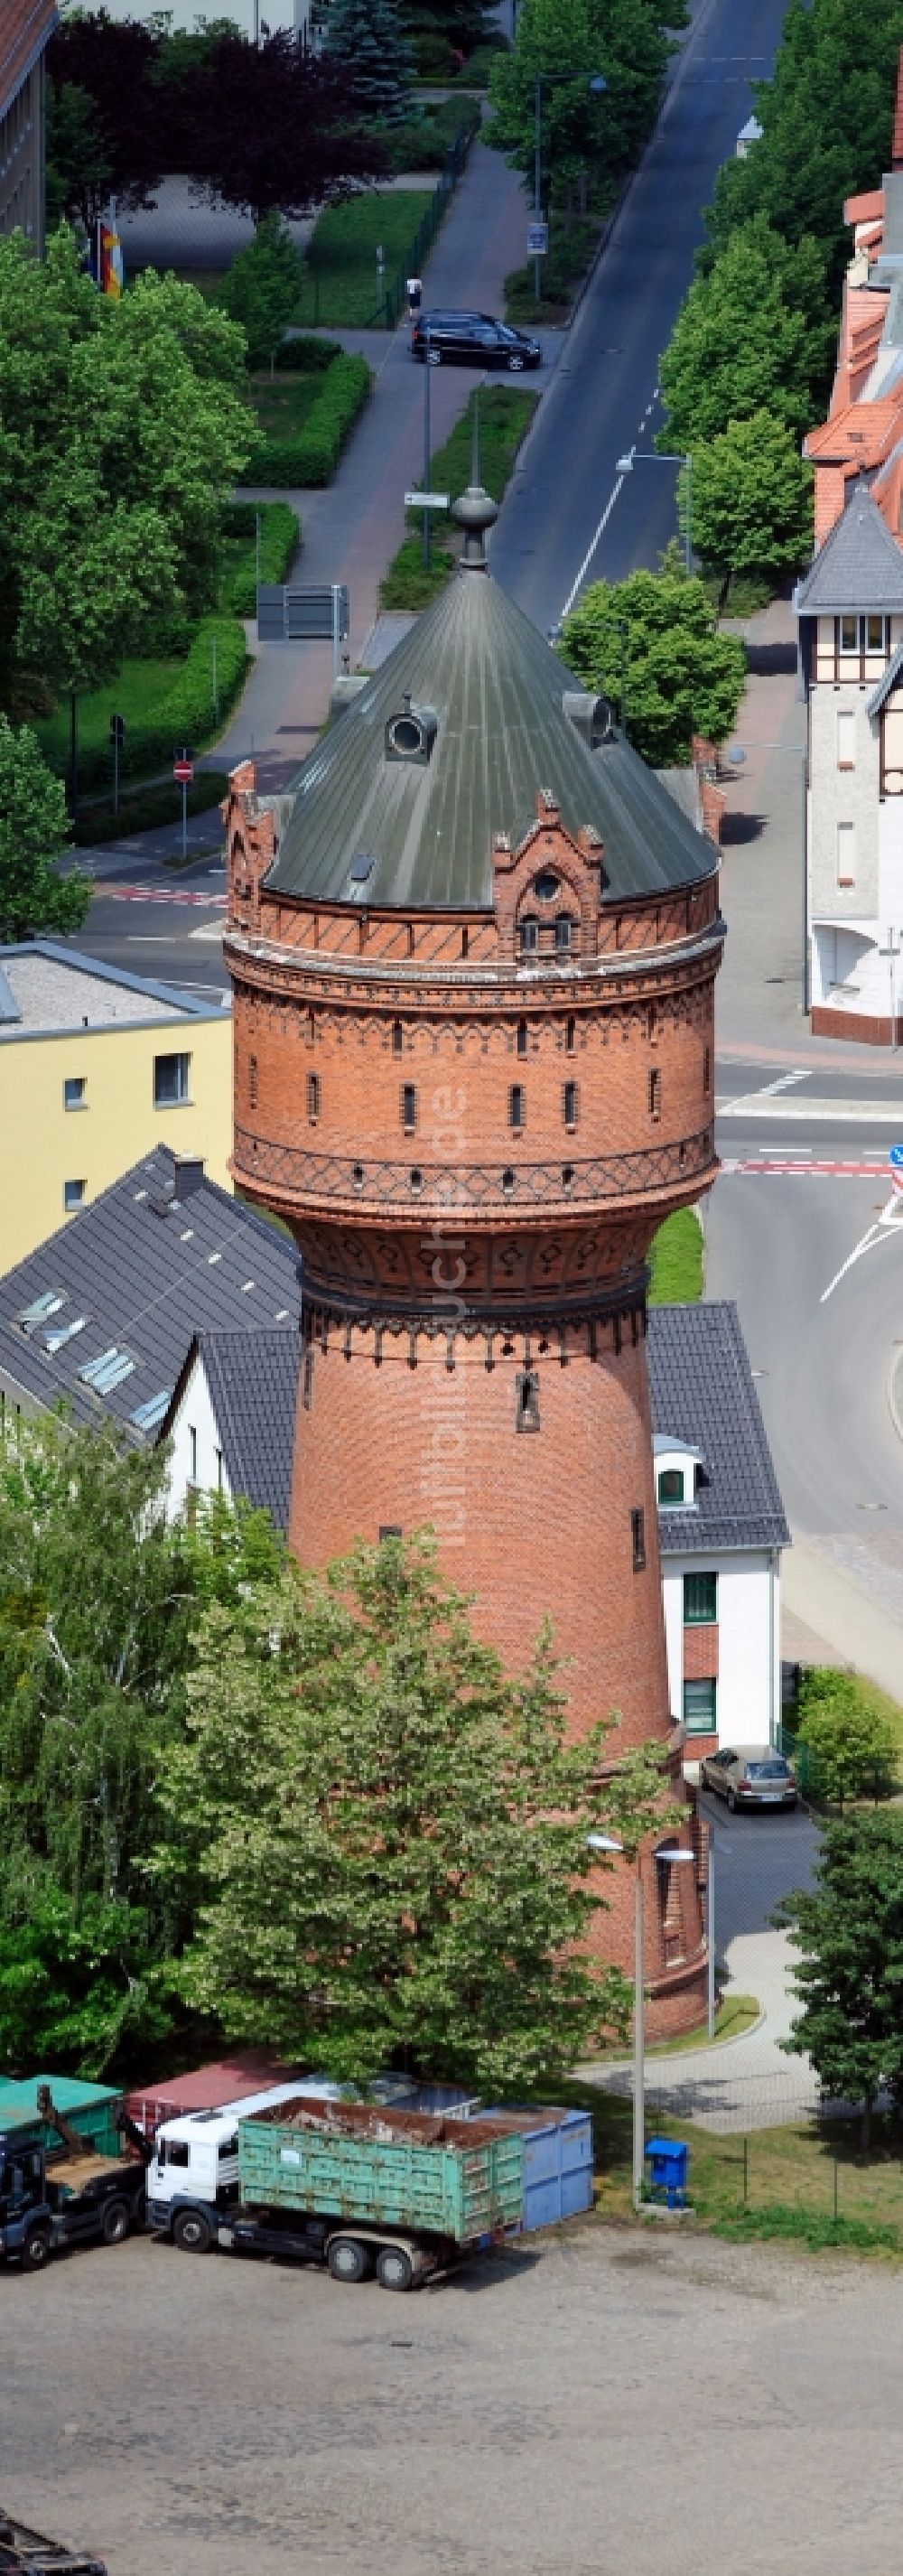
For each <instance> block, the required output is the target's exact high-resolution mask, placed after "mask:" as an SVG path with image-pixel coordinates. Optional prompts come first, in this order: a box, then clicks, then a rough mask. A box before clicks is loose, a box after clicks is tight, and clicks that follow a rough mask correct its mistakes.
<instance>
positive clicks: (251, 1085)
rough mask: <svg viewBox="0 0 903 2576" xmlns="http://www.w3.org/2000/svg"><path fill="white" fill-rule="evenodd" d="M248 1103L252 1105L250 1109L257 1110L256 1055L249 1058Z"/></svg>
mask: <svg viewBox="0 0 903 2576" xmlns="http://www.w3.org/2000/svg"><path fill="white" fill-rule="evenodd" d="M248 1102H249V1105H250V1107H251V1108H252V1109H256V1107H257V1057H256V1055H252V1056H249V1058H248Z"/></svg>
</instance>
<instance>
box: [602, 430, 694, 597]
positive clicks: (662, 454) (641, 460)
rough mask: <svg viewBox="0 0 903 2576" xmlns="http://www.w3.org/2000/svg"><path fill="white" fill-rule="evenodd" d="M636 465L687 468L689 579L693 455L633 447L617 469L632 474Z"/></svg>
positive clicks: (686, 563) (689, 568) (686, 557)
mask: <svg viewBox="0 0 903 2576" xmlns="http://www.w3.org/2000/svg"><path fill="white" fill-rule="evenodd" d="M635 465H683V466H684V467H685V469H686V476H687V518H686V525H685V528H684V566H685V569H686V573H687V577H688V579H689V575H690V573H691V572H692V570H693V459H692V456H682V455H681V454H680V452H679V451H678V450H676V449H675V450H671V449H669V450H667V451H666V450H665V449H664V448H659V447H631V448H630V450H629V452H628V454H627V455H626V456H619V458H618V462H617V467H616V471H617V473H618V474H632V473H633V469H634V466H635Z"/></svg>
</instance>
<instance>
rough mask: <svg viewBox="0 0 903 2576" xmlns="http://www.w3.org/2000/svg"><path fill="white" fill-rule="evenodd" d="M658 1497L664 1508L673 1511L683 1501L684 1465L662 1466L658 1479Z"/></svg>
mask: <svg viewBox="0 0 903 2576" xmlns="http://www.w3.org/2000/svg"><path fill="white" fill-rule="evenodd" d="M658 1499H659V1503H660V1505H661V1506H662V1507H663V1508H664V1509H666V1510H671V1511H673V1510H674V1509H675V1507H676V1506H677V1505H679V1504H681V1503H682V1502H683V1500H684V1471H683V1468H682V1467H663V1468H662V1470H661V1473H660V1475H659V1480H658Z"/></svg>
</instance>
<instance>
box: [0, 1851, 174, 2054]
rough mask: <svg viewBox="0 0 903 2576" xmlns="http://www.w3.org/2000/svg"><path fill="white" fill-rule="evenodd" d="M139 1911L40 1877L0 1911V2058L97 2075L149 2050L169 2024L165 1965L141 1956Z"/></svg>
mask: <svg viewBox="0 0 903 2576" xmlns="http://www.w3.org/2000/svg"><path fill="white" fill-rule="evenodd" d="M150 1940H151V1927H150V1921H149V1917H148V1914H147V1912H146V1911H144V1910H142V1909H141V1908H139V1907H136V1906H133V1905H124V1904H122V1903H121V1902H117V1903H105V1902H104V1901H103V1899H102V1898H100V1897H97V1896H88V1897H85V1898H84V1900H83V1902H82V1903H81V1905H79V1906H76V1904H75V1903H74V1901H73V1899H72V1897H71V1896H65V1895H64V1894H63V1892H62V1889H61V1888H58V1887H56V1886H55V1885H54V1884H53V1882H52V1881H48V1880H47V1878H46V1877H42V1878H40V1879H38V1880H37V1882H36V1885H35V1886H34V1887H33V1888H32V1889H30V1890H26V1889H25V1888H21V1889H19V1890H18V1891H17V1893H16V1894H14V1895H13V1897H12V1898H11V1899H10V1897H7V1900H6V1903H5V1906H4V1909H3V1913H2V1915H0V2065H2V2067H3V2070H4V2072H5V2073H7V2074H12V2075H21V2074H25V2073H27V2072H28V2071H29V2070H30V2069H31V2068H32V2067H34V2066H41V2065H44V2066H46V2065H48V2064H50V2065H56V2066H59V2065H71V2064H73V2062H74V2063H75V2064H76V2065H77V2067H78V2070H79V2073H80V2074H82V2075H88V2076H102V2075H103V2074H104V2073H105V2071H106V2069H107V2067H108V2066H109V2064H110V2061H111V2059H112V2058H113V2057H114V2056H117V2057H119V2058H120V2059H121V2058H122V2056H123V2054H128V2053H129V2052H131V2051H132V2050H136V2049H137V2048H139V2047H140V2048H141V2049H142V2050H147V2049H148V2048H151V2047H153V2046H154V2044H155V2043H156V2042H158V2041H160V2040H162V2039H165V2038H166V2037H167V2036H168V2034H169V2033H170V2031H171V2030H172V2027H173V2019H174V1999H173V1976H172V1971H171V1969H169V1968H168V1967H166V1966H163V1967H160V1966H157V1965H156V1964H155V1963H154V1962H153V1961H152V1959H151V1958H150V1955H149V1945H150Z"/></svg>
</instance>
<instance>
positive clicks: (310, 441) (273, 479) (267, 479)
mask: <svg viewBox="0 0 903 2576" xmlns="http://www.w3.org/2000/svg"><path fill="white" fill-rule="evenodd" d="M371 381H372V379H371V375H370V369H369V367H368V365H367V361H366V358H352V357H346V356H345V355H344V354H343V355H341V356H340V357H338V358H334V359H333V360H332V363H331V365H330V366H329V367H328V369H327V371H326V373H325V375H324V379H323V385H322V388H321V391H320V392H319V393H318V395H317V398H316V401H315V402H314V403H313V404H312V406H311V409H310V411H309V413H308V416H307V420H306V423H305V426H304V428H303V430H302V431H301V434H300V436H299V437H298V438H294V439H284V438H262V439H261V440H260V441H259V444H258V445H257V446H256V447H255V448H254V451H253V454H252V455H251V456H250V457H249V459H248V462H247V465H246V466H245V470H244V476H243V481H244V482H245V483H275V484H283V485H286V486H289V485H298V486H300V487H301V488H302V489H306V490H314V489H318V488H319V487H320V486H321V485H322V484H324V483H329V482H331V480H332V476H333V474H334V473H335V469H336V466H337V464H338V461H339V457H340V456H341V453H342V449H343V447H344V445H345V441H346V438H347V437H348V436H349V433H350V431H351V430H352V429H353V427H354V423H355V421H356V420H357V417H358V414H359V412H361V411H362V410H363V407H364V404H365V402H366V400H367V396H368V393H369V391H370V385H371Z"/></svg>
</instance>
